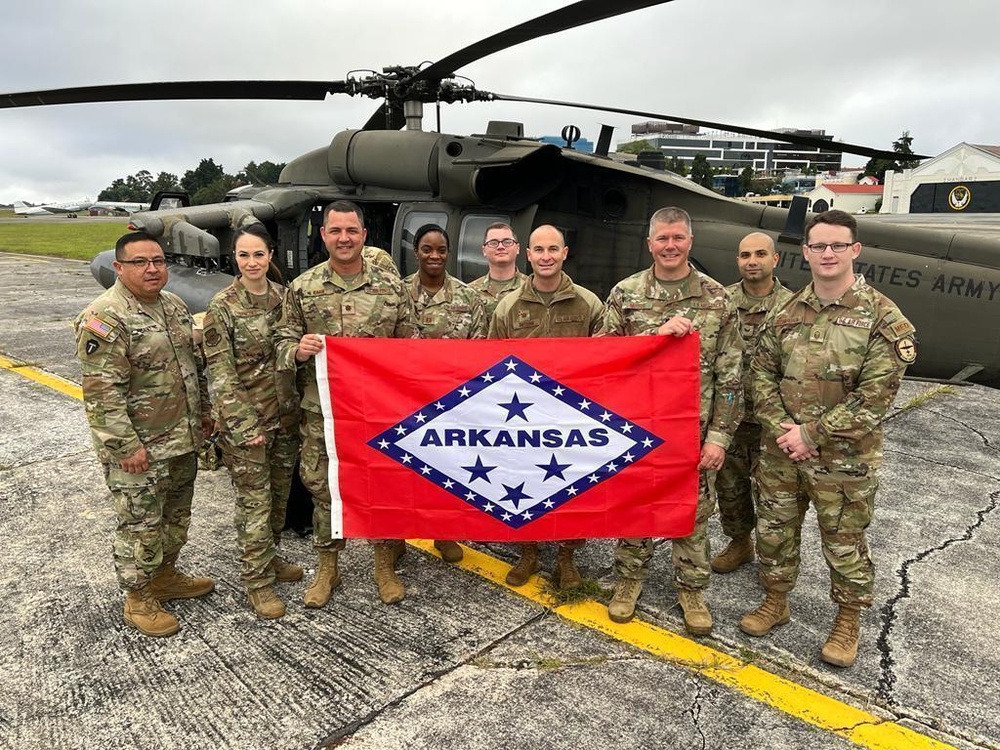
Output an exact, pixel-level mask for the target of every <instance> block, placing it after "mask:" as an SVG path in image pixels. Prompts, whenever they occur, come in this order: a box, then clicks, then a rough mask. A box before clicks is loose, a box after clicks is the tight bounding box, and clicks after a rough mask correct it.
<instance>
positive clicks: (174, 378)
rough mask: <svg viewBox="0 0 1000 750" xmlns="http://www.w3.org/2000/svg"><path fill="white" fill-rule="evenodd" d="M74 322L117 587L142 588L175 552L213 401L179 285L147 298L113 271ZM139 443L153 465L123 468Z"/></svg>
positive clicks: (186, 521) (182, 538)
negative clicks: (107, 499)
mask: <svg viewBox="0 0 1000 750" xmlns="http://www.w3.org/2000/svg"><path fill="white" fill-rule="evenodd" d="M157 308H162V321H165V323H166V326H165V327H164V324H163V322H162V321H161V320H160V316H159V315H158V314H157ZM74 326H75V328H76V337H77V356H78V357H79V359H80V366H81V369H82V371H83V402H84V407H85V409H86V412H87V421H88V422H89V423H90V431H91V435H92V437H93V441H94V448H95V450H96V451H97V458H98V460H100V462H101V463H102V464H103V466H104V477H105V479H106V481H107V483H108V489H109V490H111V497H112V499H113V500H114V504H115V511H116V513H117V515H118V526H117V528H116V530H115V541H114V559H115V572H116V574H117V577H118V583H119V585H120V586H121V587H122V588H123V589H125V590H138V589H142V588H145V587H146V586H147V585H148V584H149V580H150V578H152V576H153V575H154V573H156V571H157V570H158V569H160V568H161V567H162V566H163V564H164V563H170V564H172V563H173V562H174V561H176V559H177V555H178V553H179V552H180V550H181V548H182V547H183V546H184V544H185V542H186V541H187V535H188V527H189V526H190V525H191V498H192V496H193V494H194V478H195V474H196V473H197V458H196V454H195V451H197V449H198V448H199V446H200V445H201V442H202V433H201V423H202V418H203V417H205V418H206V419H207V417H208V408H209V407H208V390H207V381H206V380H205V377H204V372H203V370H202V366H201V365H202V363H201V360H200V357H199V355H198V354H196V350H195V346H194V340H193V338H192V333H191V316H190V315H189V314H188V310H187V307H186V306H185V305H184V302H183V301H182V300H181V298H180V297H178V296H177V295H175V294H171V293H170V292H166V291H161V292H160V295H159V302H158V303H156V304H155V305H147V304H146V303H143V302H140V301H139V300H138V299H137V298H136V297H135V295H134V294H132V292H131V291H129V289H128V287H126V286H125V285H124V284H123V283H122V282H121V281H120V280H118V281H116V282H115V284H114V286H112V287H111V288H110V289H108V290H107V291H105V292H104V293H103V294H102V295H101V296H99V297H98V298H97V299H95V300H94V301H93V302H91V303H90V305H88V306H87V307H86V309H84V310H83V312H81V313H80V315H79V316H78V317H77V319H76V321H75V323H74ZM143 447H145V449H146V452H147V455H148V459H149V469H148V470H146V471H144V472H142V473H140V474H129V473H128V472H126V471H125V470H124V469H122V468H121V465H120V462H121V461H122V460H123V459H126V458H129V457H130V456H132V455H133V454H134V453H136V452H137V451H138V450H140V449H141V448H143Z"/></svg>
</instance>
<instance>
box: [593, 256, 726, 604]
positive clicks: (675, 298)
mask: <svg viewBox="0 0 1000 750" xmlns="http://www.w3.org/2000/svg"><path fill="white" fill-rule="evenodd" d="M675 315H683V316H684V317H686V318H688V319H689V320H691V321H692V322H693V323H694V327H695V329H697V331H698V334H699V336H700V338H701V389H700V390H701V440H702V443H705V442H709V443H714V444H716V445H719V446H721V447H723V448H728V447H729V443H730V441H731V440H732V435H733V433H734V432H736V427H737V426H738V425H739V423H740V420H741V419H742V417H743V384H742V381H741V376H742V368H741V361H742V352H741V346H742V343H741V340H740V337H739V330H738V327H737V321H736V313H735V310H734V309H733V308H732V306H731V305H730V303H729V297H728V295H727V294H726V289H725V287H723V286H722V284H720V283H719V282H717V281H715V280H714V279H712V278H711V277H709V276H706V275H705V274H703V273H701V272H699V271H698V270H697V269H695V268H691V273H690V274H689V275H688V276H687V277H686V278H685V279H684V280H683V283H682V284H681V286H680V287H679V288H678V289H676V290H674V291H668V290H667V289H664V288H663V287H662V286H661V285H660V284H659V283H658V282H657V280H656V277H655V276H654V274H653V269H652V267H650V268H647V269H646V270H645V271H640V272H639V273H636V274H633V275H632V276H629V277H628V278H627V279H624V280H622V281H620V282H618V284H616V285H615V287H614V288H613V289H612V290H611V294H610V295H608V305H607V309H606V310H605V312H604V321H603V323H602V325H601V329H600V331H599V333H598V335H599V336H637V335H654V334H655V333H656V329H657V328H659V327H660V325H661V324H663V323H665V322H666V321H667V320H669V319H670V318H672V317H674V316H675ZM664 387H669V383H665V384H664ZM713 510H714V502H713V500H712V497H711V495H710V494H709V492H708V483H707V480H706V476H705V472H701V473H700V476H699V480H698V508H697V511H696V514H695V524H694V530H693V531H692V532H691V534H690V536H687V537H684V538H683V539H674V540H673V565H674V580H675V582H676V584H677V586H678V587H680V588H685V589H691V590H696V589H704V588H705V587H706V586H708V579H709V575H710V568H709V558H710V551H709V545H708V534H707V531H706V527H707V525H708V519H709V517H710V516H711V515H712V511H713ZM652 556H653V540H652V539H650V538H645V539H638V538H635V539H619V540H618V547H617V549H616V550H615V571H616V572H617V574H618V576H619V578H633V579H638V580H645V579H646V578H647V577H648V575H649V561H650V558H651V557H652Z"/></svg>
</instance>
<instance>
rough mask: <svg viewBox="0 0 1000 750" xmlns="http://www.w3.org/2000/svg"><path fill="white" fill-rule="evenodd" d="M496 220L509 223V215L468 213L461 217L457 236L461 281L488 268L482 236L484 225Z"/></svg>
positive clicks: (471, 278)
mask: <svg viewBox="0 0 1000 750" xmlns="http://www.w3.org/2000/svg"><path fill="white" fill-rule="evenodd" d="M497 221H502V222H504V223H505V224H510V223H511V217H510V216H509V215H508V214H469V215H468V216H465V217H463V218H462V229H461V231H460V232H459V237H458V277H459V278H460V279H461V280H462V281H472V280H473V279H478V278H479V277H480V276H482V275H483V274H484V273H486V271H487V270H488V268H487V265H486V258H484V257H483V237H485V236H486V227H488V226H489V225H490V224H493V223H494V222H497ZM452 242H454V238H452Z"/></svg>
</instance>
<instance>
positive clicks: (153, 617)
mask: <svg viewBox="0 0 1000 750" xmlns="http://www.w3.org/2000/svg"><path fill="white" fill-rule="evenodd" d="M125 622H126V623H128V624H129V625H131V626H132V627H133V628H135V629H136V630H138V631H139V632H140V633H142V634H143V635H148V636H151V637H153V638H162V637H164V636H168V635H173V634H174V633H176V632H177V631H178V630H180V624H179V623H178V622H177V618H176V617H174V616H173V615H172V614H170V613H169V612H167V611H166V610H165V609H164V608H163V607H162V606H160V602H159V601H157V600H156V599H154V598H153V595H152V594H151V593H150V591H149V587H148V586H147V587H146V588H142V589H135V590H133V591H129V592H128V595H127V596H126V597H125Z"/></svg>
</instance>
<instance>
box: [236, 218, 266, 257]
mask: <svg viewBox="0 0 1000 750" xmlns="http://www.w3.org/2000/svg"><path fill="white" fill-rule="evenodd" d="M245 234H249V235H250V236H251V237H257V238H258V239H261V240H264V244H265V245H267V249H268V250H271V251H273V250H274V240H273V239H271V233H270V232H268V231H267V227H265V226H264V225H263V224H261V223H260V222H259V221H255V222H253V223H252V224H247V225H246V226H243V227H240V228H239V229H237V230H236V233H235V234H233V249H234V250H235V249H236V240H238V239H239V238H240V237H242V236H243V235H245Z"/></svg>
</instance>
